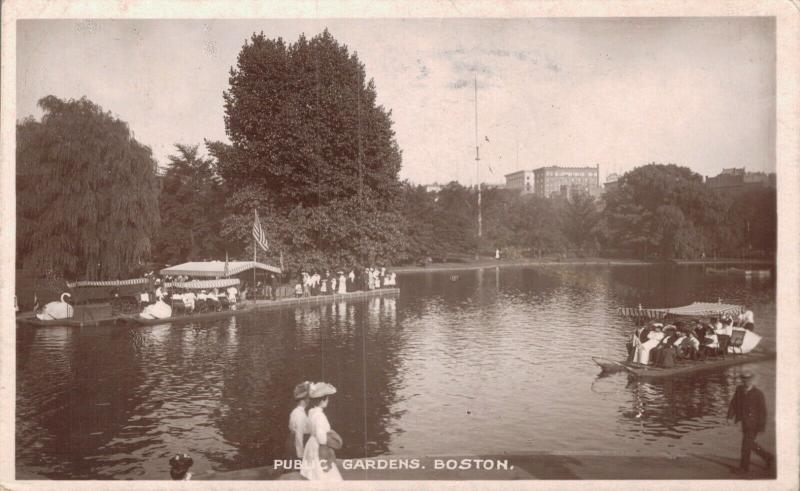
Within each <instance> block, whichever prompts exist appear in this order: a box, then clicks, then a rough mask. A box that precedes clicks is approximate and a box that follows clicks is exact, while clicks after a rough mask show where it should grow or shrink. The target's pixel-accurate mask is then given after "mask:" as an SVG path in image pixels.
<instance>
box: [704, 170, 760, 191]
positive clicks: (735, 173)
mask: <svg viewBox="0 0 800 491" xmlns="http://www.w3.org/2000/svg"><path fill="white" fill-rule="evenodd" d="M706 184H707V185H708V186H709V187H711V188H714V189H716V190H718V191H726V192H737V191H744V190H748V189H754V188H759V187H772V188H774V187H775V186H776V177H775V174H774V173H771V174H767V173H764V172H747V170H746V169H745V168H744V167H742V168H736V167H732V168H730V169H722V172H720V173H719V174H718V175H716V176H714V177H707V178H706Z"/></svg>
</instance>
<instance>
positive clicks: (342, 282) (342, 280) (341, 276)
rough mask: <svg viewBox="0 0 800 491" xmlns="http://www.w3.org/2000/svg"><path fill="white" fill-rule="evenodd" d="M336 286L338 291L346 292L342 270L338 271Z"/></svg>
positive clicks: (345, 281) (345, 280) (345, 279)
mask: <svg viewBox="0 0 800 491" xmlns="http://www.w3.org/2000/svg"><path fill="white" fill-rule="evenodd" d="M338 286H339V288H338V293H347V278H346V277H345V276H344V272H342V271H339V283H338Z"/></svg>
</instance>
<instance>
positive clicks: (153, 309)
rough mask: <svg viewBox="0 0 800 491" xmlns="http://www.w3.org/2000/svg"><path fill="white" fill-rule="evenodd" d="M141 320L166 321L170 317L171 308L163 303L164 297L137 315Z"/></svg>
mask: <svg viewBox="0 0 800 491" xmlns="http://www.w3.org/2000/svg"><path fill="white" fill-rule="evenodd" d="M139 317H141V318H142V319H166V318H168V317H172V306H170V305H169V304H168V303H166V302H165V301H164V295H162V296H161V297H159V298H158V301H156V303H154V304H153V305H148V306H147V307H145V308H144V310H142V312H141V313H140V314H139Z"/></svg>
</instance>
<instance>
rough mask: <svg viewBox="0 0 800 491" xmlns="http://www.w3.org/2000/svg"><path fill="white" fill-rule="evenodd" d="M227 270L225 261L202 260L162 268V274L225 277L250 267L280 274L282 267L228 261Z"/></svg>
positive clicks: (253, 262)
mask: <svg viewBox="0 0 800 491" xmlns="http://www.w3.org/2000/svg"><path fill="white" fill-rule="evenodd" d="M227 265H228V267H227V271H226V268H225V261H202V262H189V263H183V264H178V265H177V266H170V267H169V268H164V269H162V270H161V275H162V276H165V275H170V276H183V275H186V276H204V277H209V278H224V277H228V276H233V275H236V274H239V273H241V272H242V271H247V270H249V269H253V268H255V269H261V270H263V271H269V272H271V273H278V274H280V272H281V269H280V268H276V267H275V266H270V265H269V264H264V263H259V262H255V261H228V263H227Z"/></svg>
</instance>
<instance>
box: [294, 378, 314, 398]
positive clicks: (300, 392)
mask: <svg viewBox="0 0 800 491" xmlns="http://www.w3.org/2000/svg"><path fill="white" fill-rule="evenodd" d="M309 385H311V382H309V381H305V382H303V383H300V384H297V385H295V386H294V398H295V399H305V398H306V397H308V387H309Z"/></svg>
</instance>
